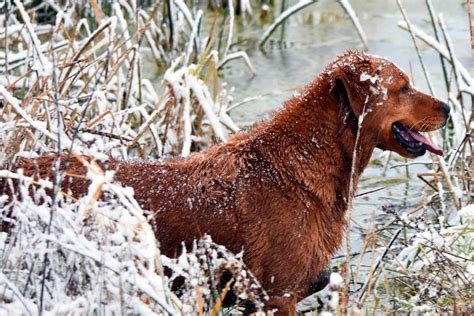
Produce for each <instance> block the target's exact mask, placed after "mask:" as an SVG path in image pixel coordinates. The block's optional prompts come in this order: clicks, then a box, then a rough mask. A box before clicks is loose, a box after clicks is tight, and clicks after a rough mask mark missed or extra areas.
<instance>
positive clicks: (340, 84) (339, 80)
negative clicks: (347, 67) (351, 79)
mask: <svg viewBox="0 0 474 316" xmlns="http://www.w3.org/2000/svg"><path fill="white" fill-rule="evenodd" d="M333 89H334V90H335V92H336V93H337V95H338V98H339V100H340V101H341V102H342V104H343V106H344V108H345V109H347V110H350V111H352V112H354V114H355V115H356V116H357V117H359V115H361V114H362V111H363V110H364V105H363V101H362V102H361V100H359V99H358V98H353V95H354V91H353V90H354V89H356V87H350V86H349V84H348V81H347V78H346V77H345V76H344V75H339V76H336V77H335V78H334V88H333Z"/></svg>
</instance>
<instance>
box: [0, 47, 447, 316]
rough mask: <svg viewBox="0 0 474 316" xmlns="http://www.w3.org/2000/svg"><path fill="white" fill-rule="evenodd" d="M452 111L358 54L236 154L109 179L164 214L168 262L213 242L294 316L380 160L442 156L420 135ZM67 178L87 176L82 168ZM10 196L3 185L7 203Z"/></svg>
mask: <svg viewBox="0 0 474 316" xmlns="http://www.w3.org/2000/svg"><path fill="white" fill-rule="evenodd" d="M449 111H450V109H449V106H448V105H447V104H445V103H443V102H441V101H439V100H437V99H435V98H433V97H431V96H429V95H427V94H424V93H422V92H420V91H418V90H416V89H415V88H414V87H413V85H412V84H411V83H410V80H409V78H408V76H407V75H406V74H405V73H404V72H403V71H402V70H401V69H400V68H399V67H397V66H396V65H395V64H394V63H392V62H390V61H389V60H388V59H385V58H382V57H378V56H373V55H369V54H366V53H362V52H357V51H348V52H346V53H345V54H343V55H341V56H339V57H337V58H336V59H335V60H334V61H333V62H332V63H330V64H329V65H328V66H327V67H326V68H325V70H324V71H323V72H322V73H321V74H320V75H319V76H318V77H316V78H315V79H314V80H313V81H312V82H311V83H309V84H308V85H307V86H305V87H304V88H303V89H301V90H300V91H299V92H298V93H296V94H295V95H294V96H293V98H291V99H290V100H288V101H286V102H285V104H284V106H283V108H282V109H280V110H278V111H277V112H276V113H274V115H273V116H272V117H271V118H270V119H268V120H266V121H261V122H258V123H256V124H255V125H254V126H253V127H252V128H250V129H249V130H247V131H242V132H239V133H236V134H235V135H233V136H232V137H231V138H230V139H229V140H228V141H227V142H225V143H220V144H216V145H214V146H212V147H210V148H208V149H206V150H204V151H202V152H199V153H195V154H193V155H191V156H190V157H188V158H185V159H171V160H166V161H115V160H111V161H109V162H108V163H107V165H106V166H104V167H105V168H107V169H111V170H115V175H114V180H115V181H118V182H121V183H122V185H124V186H129V187H132V188H133V189H134V194H135V198H136V200H137V201H138V202H139V204H140V205H141V207H142V208H143V209H145V210H149V211H151V212H152V213H153V216H152V217H151V223H152V226H153V230H154V232H155V234H156V237H157V239H158V240H159V242H160V244H161V251H162V253H164V254H165V255H167V256H176V255H177V254H178V253H179V251H180V248H181V245H182V242H185V243H187V244H190V243H191V242H192V241H193V240H195V239H197V238H200V237H202V236H203V235H204V234H209V235H210V236H211V237H212V239H213V240H214V241H215V242H217V243H219V244H222V245H225V246H226V247H227V248H228V249H230V250H231V251H233V252H235V253H237V252H240V251H242V250H243V251H244V256H243V258H244V262H245V263H246V265H247V266H248V267H249V269H250V270H251V271H252V272H253V274H254V275H255V276H256V277H257V279H258V280H260V282H261V283H262V285H263V287H264V288H265V289H266V290H267V293H268V294H269V295H270V300H269V301H268V303H267V304H266V308H267V309H275V310H276V313H277V314H278V315H287V314H291V315H294V314H295V313H296V309H295V304H296V303H297V301H298V300H299V299H301V298H304V297H306V296H307V295H309V294H312V292H313V291H314V288H317V286H315V284H314V283H315V281H316V280H317V279H318V276H320V274H321V273H322V272H323V271H325V269H326V267H327V266H328V264H329V262H330V260H331V257H332V256H333V255H334V253H335V252H336V251H337V249H338V248H339V247H340V246H341V242H342V238H343V232H344V229H345V227H346V225H347V222H346V219H345V213H346V210H347V208H348V205H349V203H350V199H351V198H352V196H351V195H353V194H354V192H355V189H354V188H356V186H357V182H358V179H359V176H360V175H361V173H362V172H363V170H364V168H365V167H366V166H367V164H368V162H369V160H370V157H371V155H372V152H373V151H374V149H375V148H380V149H382V150H390V151H393V152H396V153H398V154H400V155H401V156H403V157H407V158H414V157H418V156H421V155H423V154H425V152H426V151H430V152H432V153H434V154H438V155H442V154H443V153H442V150H441V149H440V148H439V147H437V146H436V145H434V144H432V143H431V142H430V141H429V140H428V139H427V138H426V137H425V136H423V135H422V134H420V132H429V131H434V130H436V129H439V128H441V127H442V126H444V125H445V124H446V121H447V119H448V116H449ZM54 160H55V157H53V156H46V157H41V158H38V159H33V160H22V161H21V162H20V163H19V164H18V165H17V166H16V167H15V168H20V167H21V168H23V169H24V173H25V174H26V175H34V176H36V177H39V176H38V175H40V176H41V177H43V178H50V177H51V176H52V174H53V172H52V165H53V162H54ZM62 164H63V167H62V168H66V164H65V162H64V161H63V162H62ZM67 169H68V171H69V172H70V173H71V174H85V173H86V169H85V167H84V166H83V165H82V164H81V163H80V162H79V161H77V160H75V159H72V161H71V162H70V163H69V164H68V167H67ZM2 183H3V184H2ZM88 183H89V182H88V181H87V180H84V179H81V178H75V177H69V176H67V177H66V178H65V180H64V182H63V184H62V190H64V191H65V192H72V194H73V196H75V197H80V196H82V195H85V194H86V193H87V189H88ZM351 185H352V187H351ZM8 190H9V189H8V186H6V185H5V183H4V182H0V192H1V193H7V194H11V193H8V192H7V191H8Z"/></svg>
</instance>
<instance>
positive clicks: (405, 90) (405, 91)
mask: <svg viewBox="0 0 474 316" xmlns="http://www.w3.org/2000/svg"><path fill="white" fill-rule="evenodd" d="M408 90H410V88H409V87H408V85H404V86H403V87H402V88H401V89H400V92H401V93H407V92H408Z"/></svg>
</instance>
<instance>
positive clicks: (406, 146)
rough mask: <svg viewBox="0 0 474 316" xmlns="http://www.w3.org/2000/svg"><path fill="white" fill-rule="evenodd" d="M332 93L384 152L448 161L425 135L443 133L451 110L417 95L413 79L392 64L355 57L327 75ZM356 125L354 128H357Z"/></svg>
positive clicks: (370, 57) (338, 61)
mask: <svg viewBox="0 0 474 316" xmlns="http://www.w3.org/2000/svg"><path fill="white" fill-rule="evenodd" d="M326 73H328V74H329V76H330V77H331V79H332V81H331V82H332V85H333V87H332V88H333V89H332V91H333V92H334V93H336V94H337V97H338V98H339V100H340V102H341V103H342V104H343V106H344V108H345V109H346V110H347V111H349V112H351V113H349V114H351V115H353V116H355V119H354V120H353V121H354V122H355V124H359V123H360V125H361V136H363V137H365V138H370V139H371V140H372V141H373V142H374V143H375V145H376V146H377V147H378V148H381V149H383V150H392V151H395V152H397V153H399V154H400V155H402V156H404V157H408V158H414V157H418V156H421V155H423V154H424V153H425V152H426V150H428V151H431V152H433V153H435V154H437V155H442V154H443V152H442V150H441V149H440V148H438V147H437V146H435V145H433V144H432V143H431V142H430V141H429V140H428V138H427V137H425V136H423V135H422V134H420V132H429V131H433V130H436V129H438V128H441V127H443V126H444V125H445V124H446V121H447V119H448V117H449V110H450V109H449V106H448V105H447V104H446V103H444V102H441V101H439V100H437V99H435V98H433V97H431V96H430V95H427V94H425V93H422V92H420V91H418V90H416V89H415V88H414V87H413V85H412V84H411V83H410V79H409V78H408V76H407V75H406V74H405V73H404V72H403V71H402V70H401V69H400V68H399V67H397V66H396V65H395V64H394V63H392V62H391V61H389V60H387V59H385V58H381V57H377V56H373V55H368V54H365V53H360V52H354V51H349V52H347V53H346V54H344V55H342V56H340V57H339V58H338V59H336V61H335V62H334V63H332V64H331V65H330V66H329V67H328V68H327V69H326ZM353 124H354V123H353Z"/></svg>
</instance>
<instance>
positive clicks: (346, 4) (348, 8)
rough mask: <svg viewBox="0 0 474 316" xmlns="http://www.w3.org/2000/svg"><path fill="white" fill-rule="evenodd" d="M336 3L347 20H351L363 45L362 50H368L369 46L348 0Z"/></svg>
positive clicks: (340, 0)
mask: <svg viewBox="0 0 474 316" xmlns="http://www.w3.org/2000/svg"><path fill="white" fill-rule="evenodd" d="M338 2H339V4H340V5H341V6H342V8H343V9H344V11H346V13H347V15H349V18H350V19H351V22H352V24H353V25H354V27H355V29H356V31H357V34H358V35H359V37H360V40H361V41H362V44H363V45H364V50H365V51H367V50H369V45H368V42H367V37H366V36H365V33H364V29H363V28H362V25H360V22H359V19H358V18H357V15H356V13H355V11H354V9H353V8H352V6H351V4H350V2H349V0H338Z"/></svg>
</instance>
